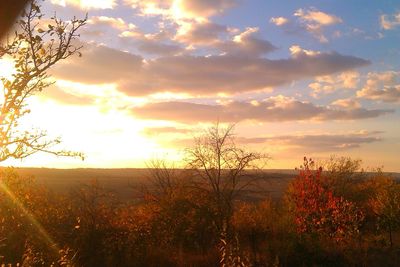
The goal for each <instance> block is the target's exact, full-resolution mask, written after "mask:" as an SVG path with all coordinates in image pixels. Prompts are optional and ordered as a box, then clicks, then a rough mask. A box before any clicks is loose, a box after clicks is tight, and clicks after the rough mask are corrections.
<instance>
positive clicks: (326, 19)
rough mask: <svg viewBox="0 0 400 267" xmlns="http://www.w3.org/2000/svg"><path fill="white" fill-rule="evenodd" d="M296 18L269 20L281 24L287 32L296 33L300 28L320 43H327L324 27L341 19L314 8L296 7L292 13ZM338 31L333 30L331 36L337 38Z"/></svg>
mask: <svg viewBox="0 0 400 267" xmlns="http://www.w3.org/2000/svg"><path fill="white" fill-rule="evenodd" d="M293 16H294V17H295V18H297V20H293V21H289V19H287V18H284V17H277V18H272V19H271V20H270V21H271V22H272V23H274V24H275V25H277V26H283V27H284V28H285V29H286V31H287V32H289V33H298V32H299V31H300V30H305V31H307V32H309V33H310V34H312V36H314V37H315V38H317V39H318V40H319V41H320V42H321V43H327V42H328V41H329V40H328V37H327V36H326V34H325V28H326V27H328V26H332V25H335V24H338V23H342V22H343V20H342V19H341V18H340V17H337V16H335V15H333V14H328V13H325V12H322V11H319V10H317V9H315V8H309V9H302V8H300V9H298V10H296V11H295V12H294V13H293ZM339 35H340V32H339V31H335V32H333V37H335V38H338V37H339Z"/></svg>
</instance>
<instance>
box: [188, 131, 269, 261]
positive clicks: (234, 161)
mask: <svg viewBox="0 0 400 267" xmlns="http://www.w3.org/2000/svg"><path fill="white" fill-rule="evenodd" d="M233 129H234V125H229V126H228V127H226V128H223V127H221V126H220V125H219V123H217V124H215V125H214V126H212V127H210V128H208V129H207V131H206V132H205V133H204V134H203V135H201V136H199V137H197V138H195V144H194V147H192V148H189V149H187V150H186V161H187V163H188V168H189V169H191V170H192V171H193V173H194V176H195V177H194V183H195V187H196V188H198V189H199V190H201V191H203V192H206V193H207V195H208V196H209V198H210V204H211V205H212V206H213V208H214V215H213V220H214V224H215V227H216V228H217V231H218V232H219V233H220V236H221V238H220V239H221V244H222V245H221V247H222V248H221V254H222V256H221V265H223V266H230V265H232V264H234V263H233V262H234V261H235V259H233V258H235V257H236V258H238V256H239V255H233V256H232V255H231V254H232V253H231V252H232V251H236V250H237V249H236V247H237V246H235V245H234V244H235V243H237V242H236V241H235V240H236V237H235V233H234V230H233V224H232V217H233V211H234V203H235V200H236V199H237V198H238V196H239V195H240V193H242V192H243V189H245V188H246V187H247V186H249V185H250V184H251V182H252V181H254V179H253V177H254V173H253V174H252V173H251V172H250V170H252V169H253V170H254V169H257V168H258V167H259V164H260V160H262V159H266V158H267V157H266V156H265V155H263V154H260V153H254V152H248V151H246V150H244V149H242V148H239V147H237V146H236V144H235V140H234V135H233ZM232 245H233V246H232ZM229 247H231V248H229ZM228 255H231V256H229V257H228ZM228 259H229V261H231V263H229V262H227V261H228ZM230 259H231V260H230Z"/></svg>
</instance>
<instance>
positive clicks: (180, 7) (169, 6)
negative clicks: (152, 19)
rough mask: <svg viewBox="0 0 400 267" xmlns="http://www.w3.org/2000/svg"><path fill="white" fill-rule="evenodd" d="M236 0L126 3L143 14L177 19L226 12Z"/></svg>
mask: <svg viewBox="0 0 400 267" xmlns="http://www.w3.org/2000/svg"><path fill="white" fill-rule="evenodd" d="M236 2H237V1H236V0H125V4H126V5H129V6H131V7H132V8H134V9H137V10H138V11H139V13H140V14H142V15H161V16H163V17H165V18H168V19H172V20H175V21H179V20H185V19H190V20H196V21H205V20H207V18H209V17H211V16H214V15H216V14H219V13H222V12H224V10H226V9H227V8H230V7H232V6H234V5H235V4H236Z"/></svg>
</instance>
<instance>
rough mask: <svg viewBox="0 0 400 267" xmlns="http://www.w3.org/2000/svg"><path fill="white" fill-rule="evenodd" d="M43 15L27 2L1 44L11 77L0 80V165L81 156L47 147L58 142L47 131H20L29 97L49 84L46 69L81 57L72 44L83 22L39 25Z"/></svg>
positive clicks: (55, 21) (54, 19)
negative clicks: (40, 155) (39, 155)
mask: <svg viewBox="0 0 400 267" xmlns="http://www.w3.org/2000/svg"><path fill="white" fill-rule="evenodd" d="M42 18H43V14H42V12H41V10H40V6H39V5H38V1H36V0H33V1H30V3H29V5H28V8H27V9H26V10H24V11H23V12H22V17H21V19H20V20H18V21H17V24H16V28H17V30H16V31H15V33H14V34H13V35H12V36H8V37H7V38H6V40H5V42H3V43H1V44H0V58H1V59H3V58H6V59H7V60H11V61H12V64H13V66H14V73H13V75H12V77H1V78H0V80H1V82H2V91H3V94H2V98H1V100H0V101H1V102H0V162H1V161H4V160H6V159H8V158H18V159H21V158H25V157H28V156H30V155H32V154H33V153H36V152H38V151H43V152H48V153H52V154H56V155H63V156H81V157H82V154H81V153H74V152H71V151H54V150H51V149H50V148H51V147H52V146H54V145H56V144H58V143H60V140H59V139H51V140H49V139H47V138H46V132H44V131H39V130H31V131H20V130H19V128H18V124H19V122H20V119H21V117H23V116H24V115H25V114H27V113H29V112H30V110H29V108H28V107H27V103H28V100H29V98H30V97H31V96H33V95H35V94H37V93H39V92H41V91H42V90H43V89H45V88H46V87H48V86H49V85H51V84H52V82H51V81H50V80H49V75H48V70H49V69H50V68H51V67H52V66H54V65H55V64H56V63H57V62H59V61H60V60H64V59H66V58H68V57H70V56H72V55H74V54H78V55H81V54H80V52H79V50H80V48H81V46H76V45H75V44H74V41H75V40H76V39H77V37H79V35H78V30H79V29H80V28H81V27H82V26H83V25H85V23H86V19H76V18H75V17H74V18H73V19H71V20H70V21H63V20H61V19H59V18H57V17H56V16H55V15H54V16H53V17H52V18H51V21H52V22H51V23H50V24H48V25H42V24H43V23H42V22H41V19H42Z"/></svg>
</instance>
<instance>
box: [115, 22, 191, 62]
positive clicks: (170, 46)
mask: <svg viewBox="0 0 400 267" xmlns="http://www.w3.org/2000/svg"><path fill="white" fill-rule="evenodd" d="M119 37H120V38H122V42H123V43H125V44H129V45H134V46H135V47H136V48H137V49H138V50H139V51H140V52H143V53H145V54H150V55H163V56H166V55H176V54H179V53H181V52H183V51H184V48H183V47H182V46H180V45H179V44H177V43H175V42H173V41H171V39H172V38H173V34H171V33H170V32H168V31H167V30H160V31H159V32H156V33H151V34H146V33H143V32H142V31H140V30H139V29H138V28H137V27H135V26H134V25H131V27H130V29H129V30H126V31H123V32H122V33H121V34H120V35H119Z"/></svg>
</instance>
